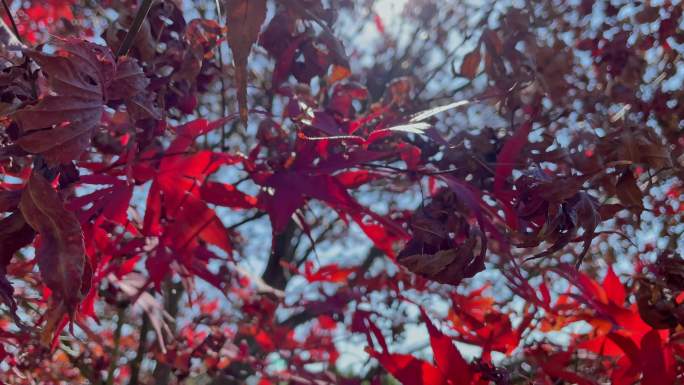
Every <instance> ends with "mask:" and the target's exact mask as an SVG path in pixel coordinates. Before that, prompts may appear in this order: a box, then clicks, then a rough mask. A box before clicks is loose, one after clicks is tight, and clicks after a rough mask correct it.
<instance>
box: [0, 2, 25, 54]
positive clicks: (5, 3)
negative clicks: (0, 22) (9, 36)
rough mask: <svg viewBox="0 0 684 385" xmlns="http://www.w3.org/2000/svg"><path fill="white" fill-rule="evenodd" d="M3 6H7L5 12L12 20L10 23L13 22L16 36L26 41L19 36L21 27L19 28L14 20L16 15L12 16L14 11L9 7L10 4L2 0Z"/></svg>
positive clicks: (21, 41)
mask: <svg viewBox="0 0 684 385" xmlns="http://www.w3.org/2000/svg"><path fill="white" fill-rule="evenodd" d="M2 6H3V8H5V13H6V14H7V18H8V19H9V21H10V24H12V30H13V31H14V37H16V38H17V40H19V42H20V43H22V44H23V43H24V41H23V40H22V39H21V36H19V28H17V23H16V22H15V21H14V17H13V16H12V12H11V11H10V9H9V6H8V5H7V1H6V0H2Z"/></svg>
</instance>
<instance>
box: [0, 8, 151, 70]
mask: <svg viewBox="0 0 684 385" xmlns="http://www.w3.org/2000/svg"><path fill="white" fill-rule="evenodd" d="M3 1H4V0H3ZM153 2H154V0H142V4H140V8H138V12H137V13H136V14H135V19H134V20H133V24H132V25H131V28H130V29H129V30H128V32H127V33H126V37H124V41H123V43H121V46H120V47H119V50H118V51H116V56H117V57H118V56H123V55H127V54H128V51H129V50H130V49H131V47H132V46H133V41H134V40H135V37H136V35H138V31H140V27H141V26H142V23H143V22H144V21H145V18H146V17H147V13H148V12H149V11H150V8H152V3H153Z"/></svg>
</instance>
